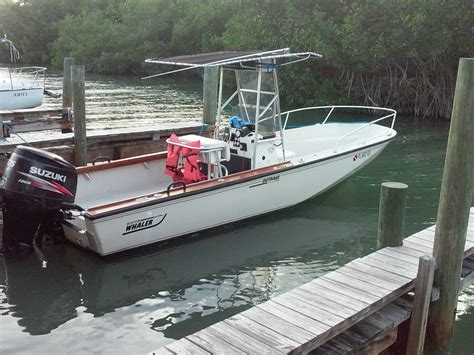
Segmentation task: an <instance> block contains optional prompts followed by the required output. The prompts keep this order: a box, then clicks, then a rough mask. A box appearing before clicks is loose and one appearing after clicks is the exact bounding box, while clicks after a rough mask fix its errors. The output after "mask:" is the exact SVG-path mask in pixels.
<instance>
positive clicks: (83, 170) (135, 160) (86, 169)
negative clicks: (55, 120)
mask: <svg viewBox="0 0 474 355" xmlns="http://www.w3.org/2000/svg"><path fill="white" fill-rule="evenodd" d="M166 155H167V152H159V153H151V154H145V155H140V156H138V157H131V158H124V159H119V160H114V161H111V162H109V163H100V164H97V165H86V166H79V167H77V168H76V172H77V174H78V175H81V174H87V173H91V172H94V171H101V170H107V169H112V168H119V167H121V166H127V165H133V164H140V163H146V162H149V161H153V160H160V159H166Z"/></svg>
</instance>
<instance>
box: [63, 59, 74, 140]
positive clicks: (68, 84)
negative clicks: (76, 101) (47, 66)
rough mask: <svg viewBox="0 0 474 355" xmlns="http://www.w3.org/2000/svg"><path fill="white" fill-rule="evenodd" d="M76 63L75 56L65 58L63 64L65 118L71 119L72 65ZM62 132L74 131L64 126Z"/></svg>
mask: <svg viewBox="0 0 474 355" xmlns="http://www.w3.org/2000/svg"><path fill="white" fill-rule="evenodd" d="M73 65H74V58H64V64H63V93H62V98H63V112H62V117H63V119H70V109H71V108H72V77H71V75H72V74H71V66H73ZM61 132H62V133H70V132H72V130H71V128H70V127H68V128H62V129H61Z"/></svg>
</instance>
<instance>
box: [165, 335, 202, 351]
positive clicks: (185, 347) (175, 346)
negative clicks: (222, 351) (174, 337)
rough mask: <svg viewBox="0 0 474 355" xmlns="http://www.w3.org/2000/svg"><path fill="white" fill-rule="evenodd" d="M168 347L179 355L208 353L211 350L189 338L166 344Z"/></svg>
mask: <svg viewBox="0 0 474 355" xmlns="http://www.w3.org/2000/svg"><path fill="white" fill-rule="evenodd" d="M165 347H166V349H168V350H171V351H172V352H173V353H175V354H179V355H207V354H210V352H208V351H206V350H204V349H203V348H201V347H199V346H197V345H196V344H194V343H192V342H190V341H189V340H188V339H186V338H184V339H180V340H178V341H175V342H173V343H171V344H168V345H166V346H165Z"/></svg>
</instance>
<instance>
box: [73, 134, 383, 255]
mask: <svg viewBox="0 0 474 355" xmlns="http://www.w3.org/2000/svg"><path fill="white" fill-rule="evenodd" d="M388 142H389V141H384V142H381V143H379V144H377V145H372V146H370V147H367V146H366V147H361V148H360V149H358V150H352V151H350V152H346V153H344V154H341V155H335V156H332V157H328V158H324V159H319V160H318V159H315V160H313V161H306V162H301V163H299V164H298V163H294V164H293V165H292V166H291V167H288V168H284V169H281V170H275V172H274V173H272V172H270V173H266V174H263V175H256V176H255V177H254V178H252V179H245V180H243V181H237V182H235V183H231V184H226V183H225V179H223V182H222V187H220V186H217V187H215V188H212V189H209V190H208V191H205V190H204V191H201V192H199V193H197V194H183V195H182V197H179V198H175V199H172V200H168V201H163V202H160V203H155V204H151V205H148V206H144V207H139V208H133V209H130V210H126V211H123V212H120V211H117V212H118V213H117V212H114V213H111V214H110V215H108V216H102V217H100V218H96V219H93V218H89V217H88V216H87V215H86V216H85V217H77V218H76V219H75V220H72V221H68V222H66V223H65V224H64V231H65V235H66V238H67V239H69V240H70V241H72V242H73V243H75V244H78V245H80V246H82V247H84V248H87V249H91V250H93V251H95V252H96V253H98V254H100V255H109V254H112V253H116V252H120V251H125V250H128V249H131V248H136V247H139V246H144V245H147V244H150V243H156V242H160V241H164V240H167V239H170V238H175V237H178V236H182V235H187V234H192V233H195V232H198V231H202V230H205V229H209V228H214V227H217V226H220V225H224V224H228V223H232V222H235V221H239V220H242V219H246V218H251V217H254V216H258V215H261V214H265V213H269V212H272V211H275V210H278V209H282V208H285V207H289V206H293V205H295V204H298V203H300V202H303V201H304V200H307V199H309V198H311V197H313V196H315V195H318V194H320V193H321V192H323V191H325V190H327V189H328V188H330V187H332V186H334V185H335V184H337V183H338V182H340V181H342V180H343V179H344V178H346V177H347V176H349V175H350V174H352V173H354V172H355V171H356V170H358V169H360V168H361V167H363V166H364V165H366V164H367V163H369V162H370V161H372V160H373V159H374V158H375V157H376V156H377V155H378V154H379V153H380V152H381V151H382V150H383V149H384V148H385V146H386V145H387V144H388Z"/></svg>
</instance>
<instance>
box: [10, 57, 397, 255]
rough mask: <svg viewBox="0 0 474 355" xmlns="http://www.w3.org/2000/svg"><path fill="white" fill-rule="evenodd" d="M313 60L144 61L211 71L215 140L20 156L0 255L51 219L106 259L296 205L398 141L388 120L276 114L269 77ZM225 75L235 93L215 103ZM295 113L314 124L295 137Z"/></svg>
mask: <svg viewBox="0 0 474 355" xmlns="http://www.w3.org/2000/svg"><path fill="white" fill-rule="evenodd" d="M319 57H320V55H319V54H316V53H313V52H299V53H292V52H291V51H290V50H289V49H288V48H283V49H279V50H274V51H266V52H257V51H252V52H236V51H227V52H217V53H208V54H199V55H191V56H179V57H172V58H164V59H163V58H160V59H149V60H147V62H148V63H157V64H165V65H180V66H183V68H181V69H178V70H173V71H171V72H176V71H183V70H188V69H199V68H206V67H216V68H218V72H219V76H220V79H219V89H218V93H219V94H218V95H219V99H218V107H217V115H216V125H215V129H214V132H213V136H212V137H205V136H200V135H185V136H180V137H177V136H176V135H172V136H170V137H169V138H168V139H167V151H165V152H157V153H152V154H146V155H141V156H136V157H131V158H126V159H120V160H115V161H108V162H104V163H100V164H95V165H87V166H81V167H74V166H72V165H71V164H69V163H67V162H66V161H65V160H63V159H62V158H61V157H59V156H56V155H54V154H51V153H49V152H45V151H43V150H40V149H36V148H32V147H26V146H19V147H17V148H16V150H15V152H14V153H13V154H12V156H11V158H10V160H9V162H8V164H7V168H6V170H5V174H4V175H3V178H2V182H1V187H2V192H3V206H4V233H3V238H4V242H3V246H4V248H5V247H6V248H10V247H11V248H14V247H16V246H17V245H18V244H19V243H20V242H22V241H23V242H29V243H31V239H33V237H34V236H35V235H37V234H38V233H39V232H38V231H42V230H44V229H45V228H46V227H45V225H46V224H48V223H47V221H51V220H60V221H61V224H62V229H63V232H64V235H65V237H66V238H67V239H68V240H69V241H71V242H72V243H74V244H76V245H78V246H80V247H82V248H85V249H88V250H91V251H93V252H95V253H97V254H99V255H101V256H107V255H111V254H115V253H119V252H125V251H128V250H130V249H133V248H138V247H143V246H146V245H149V244H152V243H157V242H163V241H169V240H172V239H175V238H178V237H182V236H186V235H193V234H195V233H198V232H202V231H205V230H209V229H213V228H216V227H219V226H222V225H226V224H229V223H233V222H237V221H241V220H244V219H248V218H252V217H256V216H259V215H262V214H267V213H271V212H273V211H276V210H280V209H283V208H287V207H290V206H294V205H296V204H298V203H301V202H303V201H305V200H307V199H310V198H312V197H314V196H316V195H318V194H321V193H322V192H324V191H326V190H328V189H329V188H331V187H333V186H334V185H336V184H338V183H339V182H341V181H343V180H344V179H345V178H347V177H348V176H350V175H351V174H353V173H354V172H356V171H357V170H359V169H361V168H362V167H364V166H365V165H367V164H368V163H369V162H371V161H372V160H374V159H375V158H376V157H377V156H378V155H379V154H380V153H381V152H382V150H383V149H384V148H385V147H386V146H387V145H388V144H389V143H390V141H392V140H393V139H394V138H395V137H396V134H397V132H396V131H395V130H394V124H395V120H396V114H397V113H396V111H395V110H392V109H389V108H381V107H367V106H315V107H306V108H299V109H293V110H290V111H286V112H281V109H280V97H279V89H278V77H277V72H278V70H280V69H283V68H284V67H285V66H286V65H290V64H293V63H297V62H302V61H304V60H310V59H316V58H319ZM229 72H230V73H231V74H232V75H228V74H229ZM225 74H226V75H225ZM230 76H232V78H233V79H235V80H233V84H234V85H235V90H234V91H233V93H232V94H231V95H230V97H229V98H228V99H227V100H226V101H223V100H222V97H223V92H224V88H227V87H226V86H225V82H224V78H225V77H226V78H229V77H230ZM229 107H231V108H232V110H233V111H232V112H227V111H226V110H228V109H229ZM348 110H349V111H351V112H354V111H355V112H359V113H361V112H362V114H361V115H360V119H356V120H353V119H351V120H347V119H343V118H342V119H341V118H339V119H338V118H337V117H340V112H341V111H342V112H347V111H348ZM301 114H305V115H307V116H312V117H313V118H314V121H315V122H311V123H310V124H305V125H303V126H297V127H295V126H294V125H293V124H292V122H293V121H294V120H295V119H298V117H299V116H300V115H301ZM361 119H362V120H361ZM38 226H39V227H38ZM19 229H21V233H19V232H18V231H19ZM19 235H21V237H19ZM20 238H25V239H26V240H20Z"/></svg>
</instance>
